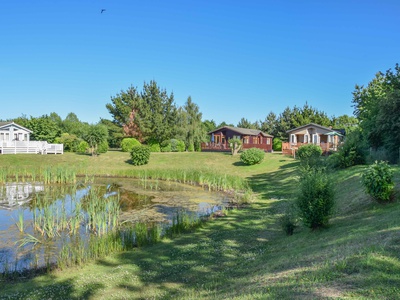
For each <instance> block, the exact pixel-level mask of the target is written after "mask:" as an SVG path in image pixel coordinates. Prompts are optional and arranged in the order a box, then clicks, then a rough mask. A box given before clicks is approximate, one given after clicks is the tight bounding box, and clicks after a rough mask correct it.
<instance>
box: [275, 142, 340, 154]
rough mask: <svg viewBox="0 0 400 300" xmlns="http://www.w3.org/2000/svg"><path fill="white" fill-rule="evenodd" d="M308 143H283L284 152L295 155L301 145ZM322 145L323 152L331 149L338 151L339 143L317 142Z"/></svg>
mask: <svg viewBox="0 0 400 300" xmlns="http://www.w3.org/2000/svg"><path fill="white" fill-rule="evenodd" d="M304 145H308V144H305V143H289V142H283V143H282V153H283V154H287V155H294V151H296V150H297V149H299V148H300V147H301V146H304ZM316 145H318V146H320V147H321V149H322V152H323V153H328V152H329V151H337V145H335V144H333V143H319V144H316Z"/></svg>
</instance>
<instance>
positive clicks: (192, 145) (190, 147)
mask: <svg viewBox="0 0 400 300" xmlns="http://www.w3.org/2000/svg"><path fill="white" fill-rule="evenodd" d="M188 151H189V152H193V151H194V144H193V143H190V144H189V146H188Z"/></svg>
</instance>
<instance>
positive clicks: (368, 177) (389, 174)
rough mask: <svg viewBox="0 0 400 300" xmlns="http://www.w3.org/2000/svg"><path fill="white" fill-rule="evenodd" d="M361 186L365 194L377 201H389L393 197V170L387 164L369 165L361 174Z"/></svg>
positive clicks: (382, 162) (376, 163) (381, 162)
mask: <svg viewBox="0 0 400 300" xmlns="http://www.w3.org/2000/svg"><path fill="white" fill-rule="evenodd" d="M361 181H362V184H363V186H364V188H365V191H366V193H367V194H369V195H371V196H372V198H374V199H375V200H377V201H389V200H390V199H391V196H392V195H393V189H394V183H393V170H392V169H391V168H390V166H389V165H388V163H387V162H384V161H380V162H377V161H376V162H375V163H374V164H372V165H370V166H369V167H368V168H367V169H366V170H365V171H364V173H363V174H362V177H361Z"/></svg>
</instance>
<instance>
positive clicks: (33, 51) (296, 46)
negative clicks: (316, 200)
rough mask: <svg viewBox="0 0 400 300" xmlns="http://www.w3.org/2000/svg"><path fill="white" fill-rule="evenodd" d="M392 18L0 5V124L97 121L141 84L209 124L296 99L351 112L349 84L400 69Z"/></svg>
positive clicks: (78, 4)
mask: <svg viewBox="0 0 400 300" xmlns="http://www.w3.org/2000/svg"><path fill="white" fill-rule="evenodd" d="M101 9H106V11H105V12H103V13H100V11H101ZM399 13H400V1H386V0H382V1H368V0H366V1H352V0H346V1H341V0H337V1H307V0H304V1H295V0H293V1H267V0H265V1H251V0H249V1H243V0H241V1H235V0H230V1H225V0H219V1H218V0H214V1H208V0H202V1H200V0H198V1H187V0H186V1H184V0H182V1H175V0H169V1H165V0H162V1H151V0H150V1H125V0H118V1H117V0H113V1H111V0H68V1H66V0H64V1H62V0H57V1H54V0H51V1H50V0H36V1H34V0H29V1H28V0H14V1H2V2H1V3H0V41H1V44H0V103H1V110H0V119H11V118H15V117H19V116H21V115H23V114H24V115H27V116H28V117H29V116H34V117H38V116H41V115H43V114H50V113H51V112H56V113H58V114H59V115H60V116H61V117H62V118H65V116H66V115H67V114H68V113H69V112H74V113H76V115H77V116H78V118H79V119H80V120H81V121H85V122H89V123H96V122H98V121H99V120H100V118H106V119H111V118H112V117H111V115H110V114H109V113H108V111H107V109H106V108H105V105H106V104H107V103H110V102H111V101H110V97H112V96H115V95H117V94H118V93H119V92H120V91H121V90H126V89H128V88H129V87H130V86H131V85H133V86H136V87H138V88H139V90H141V89H142V86H143V83H144V82H149V81H150V80H155V81H156V82H157V83H158V84H159V86H160V87H161V88H165V89H166V90H167V92H168V93H170V92H173V93H174V95H175V101H176V104H177V105H179V106H181V105H183V104H184V102H185V101H186V100H187V97H188V96H191V97H192V100H193V101H194V102H195V103H196V104H197V105H199V107H200V111H201V112H202V113H203V120H205V119H214V120H215V121H216V122H217V123H220V122H222V121H226V122H228V123H233V124H234V125H236V124H237V123H238V122H239V121H240V119H241V118H242V117H244V118H247V119H248V120H250V121H252V122H254V121H256V120H264V119H265V117H266V116H267V114H268V113H269V112H270V111H273V112H275V113H276V114H280V113H281V112H282V111H283V110H284V109H285V108H286V107H287V106H289V107H294V106H295V105H296V106H300V107H302V106H303V105H304V104H305V103H306V102H308V104H309V105H311V106H313V107H314V108H316V109H318V110H322V111H325V112H326V113H327V115H328V116H329V117H330V116H333V115H335V116H340V115H343V114H348V115H351V114H352V113H353V108H352V107H351V100H352V92H353V91H354V86H355V84H364V85H365V84H368V82H369V81H370V80H371V79H372V78H373V77H374V76H375V73H376V72H378V71H383V72H384V71H386V70H387V69H389V68H393V67H394V66H395V64H396V63H398V62H400V59H399V55H400V30H399V28H400V18H399Z"/></svg>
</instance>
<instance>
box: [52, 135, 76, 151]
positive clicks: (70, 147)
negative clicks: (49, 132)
mask: <svg viewBox="0 0 400 300" xmlns="http://www.w3.org/2000/svg"><path fill="white" fill-rule="evenodd" d="M80 141H81V139H79V138H78V137H77V136H76V135H75V134H69V133H63V134H61V137H57V138H55V140H54V143H56V144H63V145H64V152H76V149H77V147H78V145H79V142H80Z"/></svg>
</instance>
